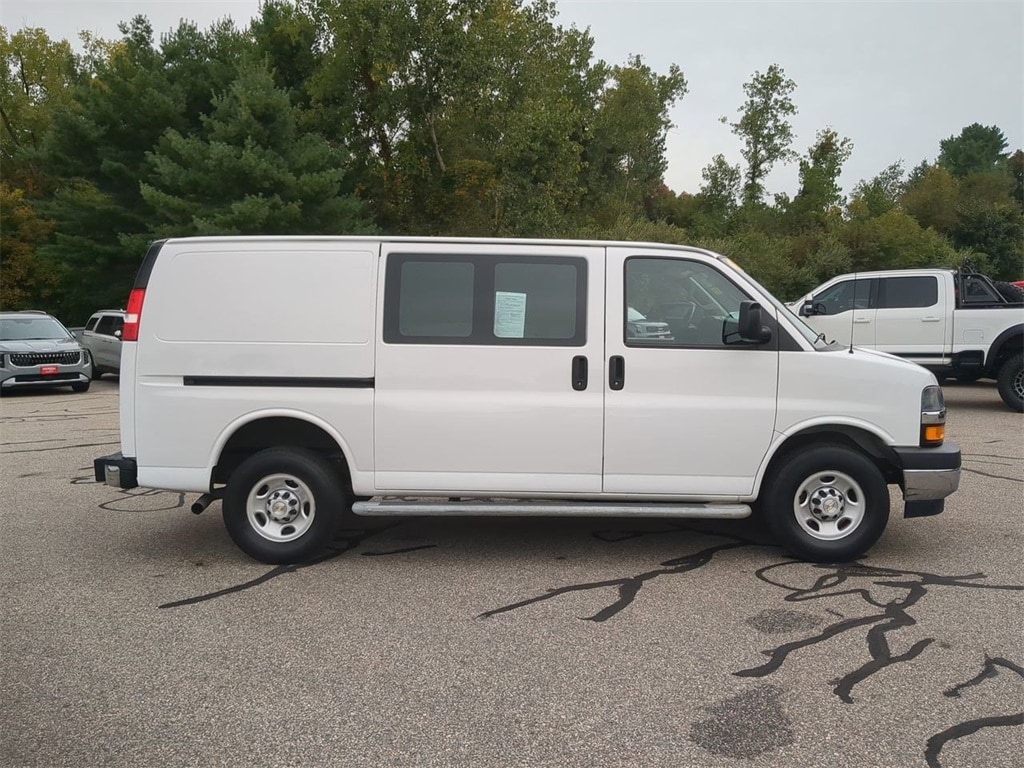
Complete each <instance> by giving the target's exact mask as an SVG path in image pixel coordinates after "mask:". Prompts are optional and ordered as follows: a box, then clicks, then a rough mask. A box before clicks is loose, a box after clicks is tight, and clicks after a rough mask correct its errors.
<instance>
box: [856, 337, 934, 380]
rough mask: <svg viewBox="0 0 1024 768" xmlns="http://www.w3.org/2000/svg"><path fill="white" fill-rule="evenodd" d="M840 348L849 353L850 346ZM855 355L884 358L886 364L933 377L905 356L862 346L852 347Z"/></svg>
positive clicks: (929, 372)
mask: <svg viewBox="0 0 1024 768" xmlns="http://www.w3.org/2000/svg"><path fill="white" fill-rule="evenodd" d="M842 350H843V352H844V353H845V354H850V348H849V347H848V346H846V345H843V346H842ZM857 355H861V356H862V357H868V358H871V359H873V360H879V361H882V360H884V361H886V363H887V364H893V365H897V366H900V367H902V368H908V369H911V370H916V371H921V372H922V373H924V374H926V375H927V376H931V377H932V378H934V375H933V374H932V372H931V371H929V370H928V369H927V368H925V367H923V366H920V365H918V364H917V363H913V362H911V361H910V360H907V359H906V358H903V357H900V356H899V355H893V354H890V353H889V352H879V351H878V350H877V349H865V348H864V347H854V348H853V356H854V357H856V356H857Z"/></svg>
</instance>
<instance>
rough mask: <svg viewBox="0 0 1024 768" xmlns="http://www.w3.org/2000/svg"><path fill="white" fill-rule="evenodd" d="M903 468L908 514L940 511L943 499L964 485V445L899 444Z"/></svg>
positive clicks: (906, 515)
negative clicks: (904, 446) (929, 446)
mask: <svg viewBox="0 0 1024 768" xmlns="http://www.w3.org/2000/svg"><path fill="white" fill-rule="evenodd" d="M894 450H895V451H896V455H897V456H898V457H899V460H900V464H901V466H902V468H903V482H902V484H901V485H902V487H903V499H904V501H905V502H906V508H905V509H904V512H903V516H904V517H924V516H926V515H937V514H939V513H940V512H941V511H942V508H943V506H944V502H943V500H944V499H945V498H946V497H947V496H949V495H950V494H952V493H954V492H955V491H956V489H957V488H959V487H960V446H958V445H957V444H956V443H945V444H943V445H940V446H937V447H935V448H896V449H894Z"/></svg>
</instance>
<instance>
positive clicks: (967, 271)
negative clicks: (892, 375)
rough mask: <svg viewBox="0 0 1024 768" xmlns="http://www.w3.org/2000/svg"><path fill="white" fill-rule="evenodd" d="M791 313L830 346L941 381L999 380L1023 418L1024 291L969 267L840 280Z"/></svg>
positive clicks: (882, 273) (803, 300) (1006, 397)
mask: <svg viewBox="0 0 1024 768" xmlns="http://www.w3.org/2000/svg"><path fill="white" fill-rule="evenodd" d="M788 306H789V307H790V308H791V309H792V310H793V311H795V312H796V313H797V314H799V315H800V316H801V317H802V318H804V320H805V321H806V322H807V324H808V325H810V326H811V328H813V329H814V330H815V331H817V332H818V333H821V334H824V337H825V338H827V339H828V340H830V341H837V342H839V343H840V344H845V345H852V346H855V347H864V348H867V349H875V350H878V351H880V352H888V353H890V354H893V355H897V356H899V357H902V358H905V359H907V360H910V361H912V362H915V363H917V364H919V365H922V366H924V367H925V368H928V369H929V370H931V371H932V372H933V373H934V374H935V375H936V377H937V378H938V380H939V381H940V382H941V381H943V380H944V379H945V378H946V377H950V378H955V379H957V380H958V381H975V380H977V379H980V378H989V379H995V380H996V382H997V383H998V389H999V395H1000V397H1002V399H1003V402H1005V403H1006V405H1007V406H1008V407H1009V408H1010V409H1011V410H1014V411H1024V372H1022V367H1024V292H1021V291H1020V289H1019V288H1017V287H1016V286H1013V285H1011V284H1008V283H996V282H993V281H992V280H990V279H989V278H987V277H985V276H984V275H981V274H978V273H977V272H976V271H974V269H973V268H971V267H970V265H966V266H965V267H962V268H960V269H959V270H954V269H899V270H887V271H880V272H859V273H855V274H847V275H839V276H837V277H833V278H832V279H831V280H829V281H827V282H825V283H823V284H822V285H820V286H818V287H817V288H815V289H814V290H813V291H811V292H810V293H808V294H807V295H806V296H803V297H801V298H800V299H798V300H797V301H794V302H790V303H789V304H788Z"/></svg>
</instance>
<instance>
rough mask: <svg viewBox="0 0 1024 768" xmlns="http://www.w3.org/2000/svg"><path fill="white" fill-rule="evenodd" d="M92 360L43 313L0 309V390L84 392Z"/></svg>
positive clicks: (52, 318) (90, 371)
mask: <svg viewBox="0 0 1024 768" xmlns="http://www.w3.org/2000/svg"><path fill="white" fill-rule="evenodd" d="M91 380H92V359H91V358H90V356H89V353H88V352H87V351H86V350H85V349H83V348H82V345H81V344H79V343H78V342H77V341H76V340H75V337H74V336H72V335H71V333H70V332H69V331H68V329H67V328H65V327H64V326H63V325H61V323H60V321H59V320H57V318H55V317H51V316H50V315H48V314H46V313H45V312H34V311H26V312H0V391H3V392H9V391H10V390H12V389H17V388H21V387H62V386H63V387H66V386H70V387H71V388H72V389H73V390H74V391H75V392H85V391H86V390H87V389H89V383H90V381H91Z"/></svg>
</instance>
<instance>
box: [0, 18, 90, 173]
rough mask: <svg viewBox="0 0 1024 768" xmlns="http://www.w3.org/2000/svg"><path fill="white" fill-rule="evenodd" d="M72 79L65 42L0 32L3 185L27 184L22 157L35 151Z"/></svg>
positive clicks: (31, 32)
mask: <svg viewBox="0 0 1024 768" xmlns="http://www.w3.org/2000/svg"><path fill="white" fill-rule="evenodd" d="M75 77H76V72H75V60H74V56H73V55H72V53H71V46H70V45H69V44H68V42H67V41H66V40H60V41H54V40H51V39H50V38H49V37H48V36H47V35H46V32H44V31H43V30H42V29H38V28H25V29H22V30H19V31H18V32H15V33H14V34H13V35H9V34H8V32H7V29H6V28H5V27H0V123H2V126H0V135H2V140H0V173H2V174H3V177H4V179H5V180H8V181H9V180H11V178H12V176H18V177H20V178H22V179H24V180H26V181H29V179H25V177H26V176H30V175H31V173H30V169H29V168H27V167H25V164H24V162H22V159H23V156H24V153H25V152H26V151H30V150H33V149H37V148H38V147H39V145H40V143H41V142H42V141H43V139H44V137H45V135H46V132H47V131H48V130H49V128H50V124H51V122H52V113H53V110H54V108H55V107H56V105H57V104H59V103H60V102H61V101H62V100H63V99H64V98H65V97H66V94H67V91H68V89H69V88H70V87H71V85H72V84H73V83H74V81H75Z"/></svg>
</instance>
